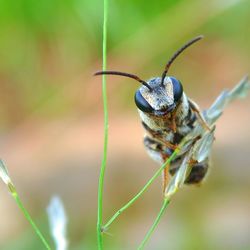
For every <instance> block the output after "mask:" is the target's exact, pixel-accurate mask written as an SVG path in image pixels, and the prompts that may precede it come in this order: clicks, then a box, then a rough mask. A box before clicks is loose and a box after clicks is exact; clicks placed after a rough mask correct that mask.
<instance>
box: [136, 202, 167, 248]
mask: <svg viewBox="0 0 250 250" xmlns="http://www.w3.org/2000/svg"><path fill="white" fill-rule="evenodd" d="M169 202H170V200H169V199H167V198H165V199H164V201H163V204H162V207H161V210H160V212H159V213H158V215H157V217H156V219H155V221H154V223H153V225H152V226H151V228H150V229H149V230H148V232H147V234H146V235H145V237H144V239H143V240H142V242H141V244H140V246H139V247H138V248H137V249H138V250H142V249H143V248H144V246H145V245H146V243H147V242H148V240H149V239H150V237H151V235H152V234H153V232H154V230H155V228H156V227H157V226H158V224H159V222H160V220H161V218H162V216H163V214H164V212H165V210H166V208H167V206H168V204H169Z"/></svg>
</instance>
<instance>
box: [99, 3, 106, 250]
mask: <svg viewBox="0 0 250 250" xmlns="http://www.w3.org/2000/svg"><path fill="white" fill-rule="evenodd" d="M107 21H108V0H103V43H102V57H103V58H102V60H103V66H102V70H103V71H105V70H106V68H107ZM102 97H103V111H104V144H103V158H102V164H101V169H100V176H99V185H98V205H97V206H98V207H97V228H96V230H97V242H98V249H99V250H102V249H103V235H102V210H103V187H104V175H105V170H106V165H107V149H108V107H107V106H108V105H107V90H106V76H105V75H103V76H102Z"/></svg>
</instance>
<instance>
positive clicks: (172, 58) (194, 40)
mask: <svg viewBox="0 0 250 250" xmlns="http://www.w3.org/2000/svg"><path fill="white" fill-rule="evenodd" d="M203 37H204V36H202V35H201V36H197V37H195V38H193V39H192V40H190V41H189V42H187V43H186V44H184V45H183V46H182V47H181V48H180V49H178V50H177V51H176V52H175V53H174V55H173V56H172V57H171V58H170V59H169V61H168V63H167V64H166V66H165V70H164V71H163V73H162V76H161V84H162V85H163V82H164V79H165V77H166V75H167V72H168V70H169V68H170V66H171V65H172V63H173V61H174V60H175V59H176V57H178V56H179V55H180V54H181V53H182V52H183V51H184V50H185V49H186V48H188V47H189V46H191V45H192V44H193V43H195V42H197V41H199V40H201V39H202V38H203Z"/></svg>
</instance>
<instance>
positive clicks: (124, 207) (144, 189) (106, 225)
mask: <svg viewBox="0 0 250 250" xmlns="http://www.w3.org/2000/svg"><path fill="white" fill-rule="evenodd" d="M181 145H182V144H181ZM181 145H180V147H178V148H176V149H175V151H174V152H173V153H172V155H171V156H170V157H169V158H168V159H167V161H166V162H165V163H164V164H162V166H161V167H160V168H159V169H158V170H157V172H156V173H155V174H154V175H153V177H152V178H151V179H150V180H149V181H148V182H147V183H146V185H145V186H144V187H143V188H142V189H141V190H140V191H139V192H138V193H137V194H136V195H135V196H134V197H133V198H132V199H131V200H130V201H129V202H128V203H127V204H126V205H124V206H123V207H122V208H120V209H119V210H118V211H117V212H116V213H115V214H114V215H113V216H112V217H111V219H110V220H109V221H108V222H107V223H106V224H105V225H104V226H103V231H106V230H107V229H108V227H109V226H110V225H111V224H112V223H113V222H114V221H115V220H116V219H117V217H118V216H119V215H121V214H122V213H123V212H124V211H125V210H126V209H127V208H129V207H130V206H131V205H132V204H133V203H134V202H135V201H136V200H137V199H138V198H139V197H140V196H141V195H142V194H143V193H144V192H145V191H146V190H147V189H148V188H149V186H150V185H151V184H152V183H153V182H154V180H155V179H156V178H157V177H158V176H159V175H160V174H161V173H162V170H163V169H164V168H165V167H166V166H167V165H169V164H170V163H171V161H172V160H173V159H174V158H175V157H176V155H177V154H178V153H179V151H180V148H181Z"/></svg>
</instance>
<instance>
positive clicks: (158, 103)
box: [95, 36, 249, 190]
mask: <svg viewBox="0 0 250 250" xmlns="http://www.w3.org/2000/svg"><path fill="white" fill-rule="evenodd" d="M202 38H203V36H198V37H195V38H193V39H192V40H190V41H188V42H187V43H186V44H184V45H183V46H182V47H181V48H180V49H179V50H177V51H176V52H175V53H174V54H173V56H172V57H171V58H170V59H169V61H168V62H167V64H166V66H165V69H164V71H163V73H162V75H161V76H160V77H154V78H151V79H149V80H148V81H144V80H142V79H141V78H139V77H138V76H136V75H133V74H129V73H124V72H119V71H99V72H96V73H95V75H104V74H105V75H119V76H124V77H128V78H132V79H134V80H136V81H138V82H140V83H141V84H142V86H141V87H140V88H139V89H138V90H137V91H136V93H135V97H134V100H135V104H136V106H137V109H138V112H139V115H140V118H141V123H142V126H143V127H144V129H145V132H146V134H145V136H144V145H145V148H146V150H147V152H148V154H149V156H150V157H151V158H152V159H153V160H155V161H157V162H159V163H160V164H162V163H164V162H166V160H167V159H168V158H169V157H170V156H171V154H172V153H173V152H174V150H175V149H176V148H177V147H178V145H179V144H180V142H181V141H182V140H184V139H185V140H186V144H185V146H183V148H182V149H181V150H180V152H179V154H178V155H177V157H176V158H175V159H174V160H173V161H172V162H171V163H170V165H169V166H168V167H167V168H165V169H164V170H163V190H165V188H166V186H167V183H168V181H169V178H170V176H173V175H175V173H176V172H177V171H178V170H179V169H180V166H181V165H182V164H183V163H185V164H187V165H188V166H189V169H190V171H189V172H188V173H186V176H185V179H184V183H185V184H200V183H201V182H202V181H203V180H204V178H205V177H206V175H207V173H208V169H209V165H210V151H211V147H212V144H213V141H214V132H215V121H216V120H217V119H218V118H219V117H220V116H221V114H222V112H223V110H224V108H225V106H226V104H228V103H229V102H230V101H232V100H233V99H235V98H238V97H241V96H242V95H243V94H245V93H246V92H247V91H248V90H249V82H248V79H247V78H244V79H243V80H242V81H241V82H240V83H239V84H238V85H237V86H236V87H235V88H234V89H233V90H231V91H224V92H222V94H221V95H220V96H219V97H218V98H217V100H216V101H215V103H214V104H213V105H212V106H211V107H210V108H209V109H207V110H205V111H203V112H201V111H200V108H199V106H198V105H197V104H196V103H195V102H194V101H193V100H192V99H190V98H188V97H187V95H186V94H185V92H184V91H183V85H182V83H181V81H180V80H178V79H177V78H175V77H174V76H168V75H167V73H168V70H169V68H170V66H171V65H172V63H173V62H174V60H175V59H176V58H177V57H178V56H179V55H180V54H181V53H182V52H183V51H184V50H185V49H186V48H188V47H190V46H191V45H192V44H194V43H196V42H197V41H199V40H200V39H202ZM190 145H191V146H190ZM190 151H192V152H191V153H190Z"/></svg>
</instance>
